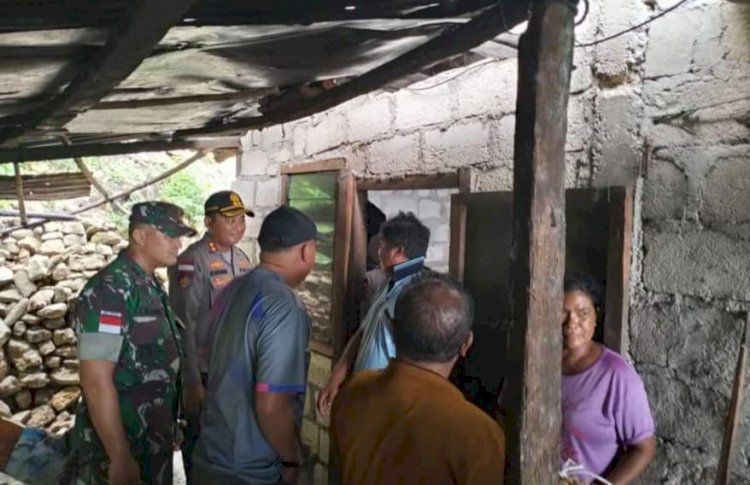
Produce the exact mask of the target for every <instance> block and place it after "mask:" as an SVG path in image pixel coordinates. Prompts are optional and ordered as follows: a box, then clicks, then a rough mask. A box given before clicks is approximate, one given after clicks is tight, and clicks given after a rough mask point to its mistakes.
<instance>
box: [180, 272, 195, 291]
mask: <svg viewBox="0 0 750 485" xmlns="http://www.w3.org/2000/svg"><path fill="white" fill-rule="evenodd" d="M192 282H193V275H191V274H186V273H183V274H180V275H179V276H178V277H177V284H178V285H180V288H187V287H188V286H190V283H192Z"/></svg>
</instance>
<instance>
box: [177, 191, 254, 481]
mask: <svg viewBox="0 0 750 485" xmlns="http://www.w3.org/2000/svg"><path fill="white" fill-rule="evenodd" d="M204 214H205V216H206V218H205V224H206V234H205V235H204V236H203V238H202V239H200V240H199V241H197V242H195V243H193V244H191V245H190V246H189V247H188V248H187V249H186V250H185V251H184V252H183V253H182V254H181V255H180V256H179V258H178V260H177V264H176V265H175V266H172V267H170V268H169V294H170V299H171V304H172V308H173V309H174V311H175V313H177V316H178V317H179V318H180V319H181V320H182V321H183V322H184V324H185V330H184V331H183V341H184V347H185V358H184V363H183V366H182V394H183V411H184V417H185V419H186V421H187V423H188V427H187V430H186V433H185V441H184V444H183V448H182V452H183V460H184V462H185V469H186V472H188V476H189V469H190V467H191V465H192V452H193V447H194V444H195V440H196V438H197V437H198V434H199V417H200V409H201V406H202V404H203V398H204V386H205V385H206V381H207V374H206V373H207V371H208V362H206V358H205V356H206V352H207V351H208V350H209V349H208V348H207V347H208V345H210V342H208V341H207V340H208V339H207V335H208V324H209V321H210V318H211V309H212V306H213V303H214V300H215V299H216V296H217V295H218V294H219V292H220V291H221V290H222V288H224V287H225V286H227V285H228V284H229V282H230V281H232V279H234V278H235V277H237V276H240V275H242V274H245V273H247V272H248V271H250V260H249V259H248V257H247V255H246V254H245V253H244V252H243V251H242V250H241V249H239V248H238V247H236V244H237V243H238V242H239V241H240V239H242V236H243V235H244V234H245V217H246V216H248V217H254V215H255V214H254V213H253V211H252V210H250V209H248V208H246V207H245V206H244V204H243V203H242V199H241V198H240V196H239V195H237V193H235V192H232V191H222V192H216V193H215V194H212V195H211V196H210V197H209V198H208V199H207V200H206V203H205V205H204Z"/></svg>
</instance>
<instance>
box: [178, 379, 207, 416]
mask: <svg viewBox="0 0 750 485" xmlns="http://www.w3.org/2000/svg"><path fill="white" fill-rule="evenodd" d="M205 395H206V391H205V389H203V384H201V383H198V384H192V385H190V386H185V387H184V388H183V390H182V404H183V406H184V407H185V412H188V413H191V414H197V413H198V412H199V411H200V410H201V407H202V406H203V398H204V397H205Z"/></svg>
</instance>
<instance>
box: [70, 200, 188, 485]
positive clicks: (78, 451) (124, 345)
mask: <svg viewBox="0 0 750 485" xmlns="http://www.w3.org/2000/svg"><path fill="white" fill-rule="evenodd" d="M182 214H183V212H182V209H180V208H179V207H177V206H175V205H172V204H168V203H164V202H144V203H140V204H136V205H135V206H133V210H132V213H131V216H130V229H129V233H130V244H129V246H128V248H127V249H126V250H124V251H122V252H121V253H120V254H119V255H118V257H117V259H116V260H115V261H113V262H112V263H111V264H110V265H108V266H107V267H106V268H104V269H103V270H101V271H100V272H99V273H98V274H96V275H95V276H94V277H93V278H92V279H91V280H90V281H89V282H88V283H87V284H86V286H85V287H84V288H83V290H82V291H81V294H80V296H79V297H78V300H77V304H76V310H75V324H76V328H77V332H78V334H79V337H78V338H79V340H78V354H79V359H80V362H81V364H80V375H81V387H82V388H83V395H84V399H83V400H82V401H81V404H80V405H79V407H78V410H77V412H76V424H75V428H74V430H73V450H74V456H73V457H72V460H71V463H72V465H73V466H71V469H72V474H73V475H74V479H73V480H72V483H75V484H76V485H78V484H86V485H88V484H107V483H109V484H110V485H120V484H126V485H135V484H137V483H139V482H140V481H143V482H145V483H148V484H164V485H167V484H169V485H171V484H172V455H173V450H174V446H175V440H176V422H177V406H178V400H179V399H178V391H177V378H178V375H179V371H180V357H181V354H182V348H181V341H180V337H179V329H178V321H177V319H176V317H175V315H174V313H173V312H172V310H171V309H170V307H169V303H168V297H167V294H166V293H165V292H164V289H163V288H162V286H161V283H160V282H159V281H158V280H157V279H156V277H155V276H154V270H155V269H156V268H158V267H161V266H168V265H172V264H174V263H175V262H176V261H177V254H178V252H179V250H180V240H179V238H180V237H181V236H187V235H194V234H195V231H194V230H193V229H192V228H190V227H188V226H186V225H185V224H183V222H182Z"/></svg>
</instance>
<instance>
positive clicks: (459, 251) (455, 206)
mask: <svg viewBox="0 0 750 485" xmlns="http://www.w3.org/2000/svg"><path fill="white" fill-rule="evenodd" d="M467 214H468V207H467V200H466V197H465V196H464V194H453V195H452V196H451V220H450V248H449V255H448V272H449V273H450V275H451V276H452V277H453V278H455V279H457V280H458V281H461V282H463V280H464V270H465V267H466V266H465V263H466V220H467Z"/></svg>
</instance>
